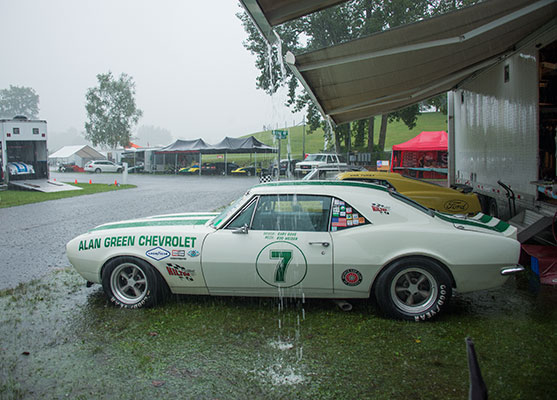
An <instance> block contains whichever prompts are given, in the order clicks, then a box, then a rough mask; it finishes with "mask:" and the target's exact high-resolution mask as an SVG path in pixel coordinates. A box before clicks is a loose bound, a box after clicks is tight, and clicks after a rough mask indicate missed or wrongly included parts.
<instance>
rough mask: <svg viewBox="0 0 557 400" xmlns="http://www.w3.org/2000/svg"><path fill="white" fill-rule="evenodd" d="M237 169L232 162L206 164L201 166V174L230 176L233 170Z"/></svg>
mask: <svg viewBox="0 0 557 400" xmlns="http://www.w3.org/2000/svg"><path fill="white" fill-rule="evenodd" d="M238 168H240V166H239V165H238V164H236V163H233V162H227V163H225V162H224V161H218V162H206V163H203V165H201V173H202V174H204V175H230V173H231V172H232V171H233V170H235V169H238Z"/></svg>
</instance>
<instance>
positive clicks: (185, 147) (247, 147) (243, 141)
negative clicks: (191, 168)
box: [157, 136, 276, 174]
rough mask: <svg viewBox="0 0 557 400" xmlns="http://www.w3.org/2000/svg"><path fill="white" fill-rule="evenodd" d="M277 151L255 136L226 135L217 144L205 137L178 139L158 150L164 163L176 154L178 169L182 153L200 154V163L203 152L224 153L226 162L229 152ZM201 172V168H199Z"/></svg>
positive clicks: (175, 166) (175, 164) (176, 168)
mask: <svg viewBox="0 0 557 400" xmlns="http://www.w3.org/2000/svg"><path fill="white" fill-rule="evenodd" d="M272 152H276V148H275V147H271V146H268V145H266V144H264V143H262V142H260V141H259V140H257V139H256V138H254V137H253V136H249V137H246V138H231V137H225V138H224V139H223V140H221V141H220V142H219V143H217V144H215V145H210V144H207V143H206V142H205V141H204V140H203V139H194V140H177V141H175V142H174V143H172V144H169V145H168V146H166V147H163V148H162V149H160V150H158V151H157V154H162V155H163V164H166V155H167V154H174V155H175V157H174V168H175V171H176V172H177V170H178V157H179V155H180V154H199V165H200V166H201V157H202V155H203V154H224V162H226V156H227V154H229V153H232V154H257V153H272ZM199 173H200V174H201V169H200V170H199Z"/></svg>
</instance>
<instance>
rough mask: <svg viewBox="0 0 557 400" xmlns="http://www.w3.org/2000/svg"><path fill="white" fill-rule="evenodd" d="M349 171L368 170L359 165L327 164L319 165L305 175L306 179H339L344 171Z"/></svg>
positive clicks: (304, 178)
mask: <svg viewBox="0 0 557 400" xmlns="http://www.w3.org/2000/svg"><path fill="white" fill-rule="evenodd" d="M349 171H367V170H366V169H365V168H364V167H359V166H357V165H335V166H330V165H325V166H323V167H318V168H314V169H312V170H311V171H310V172H308V174H307V175H306V176H304V177H303V179H302V180H304V181H315V180H320V181H331V180H339V176H340V175H341V174H342V173H344V172H349Z"/></svg>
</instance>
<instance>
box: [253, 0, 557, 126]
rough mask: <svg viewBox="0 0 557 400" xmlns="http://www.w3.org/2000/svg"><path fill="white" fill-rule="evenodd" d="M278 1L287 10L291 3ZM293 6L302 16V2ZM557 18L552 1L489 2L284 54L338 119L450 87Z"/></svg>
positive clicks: (265, 17)
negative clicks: (345, 40) (330, 44)
mask: <svg viewBox="0 0 557 400" xmlns="http://www.w3.org/2000/svg"><path fill="white" fill-rule="evenodd" d="M243 1H244V2H247V1H246V0H243ZM278 2H279V3H282V8H283V9H284V10H286V7H287V6H288V5H289V4H287V3H289V2H287V1H278ZM305 3H306V5H311V3H313V6H311V7H310V8H309V9H306V11H307V12H308V13H309V12H311V11H314V10H318V9H320V8H322V7H323V6H329V5H330V4H329V3H330V2H328V1H326V0H321V1H319V0H315V1H313V2H305ZM296 8H297V11H298V12H297V13H296V15H299V13H300V12H302V11H303V8H302V5H301V4H300V5H298V7H296ZM273 12H274V9H273V8H272V7H268V8H266V7H263V6H262V7H261V9H260V10H259V14H260V15H259V17H258V16H255V17H254V21H255V22H256V24H258V26H259V25H260V23H261V24H262V25H263V24H265V23H266V24H267V25H268V26H274V24H276V21H275V17H274V14H273ZM282 14H283V15H286V13H285V12H282ZM556 17H557V1H555V0H539V1H532V0H489V1H483V2H481V3H478V4H476V5H474V6H471V7H466V8H463V9H460V10H457V11H454V12H450V13H447V14H445V15H441V16H438V17H434V18H430V19H427V20H424V21H420V22H417V23H414V24H409V25H404V26H401V27H398V28H393V29H390V30H386V31H384V32H380V33H377V34H374V35H371V36H368V37H364V38H361V39H357V40H353V41H350V42H347V43H343V44H340V45H336V46H330V47H327V48H324V49H322V50H316V51H312V52H308V53H305V54H296V55H294V54H292V53H290V52H288V53H287V55H286V57H285V58H286V61H287V64H288V66H289V67H290V68H291V69H292V71H293V72H294V74H295V75H296V76H297V77H298V78H299V79H300V81H301V82H302V84H303V86H304V87H305V88H306V90H307V91H308V93H309V95H310V97H311V98H312V99H313V100H314V102H315V103H316V105H317V107H318V108H319V109H320V111H321V113H322V114H324V115H328V116H329V117H330V118H331V119H332V120H333V122H334V123H336V124H341V123H345V122H350V121H355V120H358V119H363V118H367V117H371V116H375V115H380V114H383V113H386V112H389V111H393V110H397V109H401V108H404V107H406V106H409V105H411V104H415V103H418V102H420V101H422V100H425V99H427V98H430V97H432V96H435V95H437V94H440V93H444V92H447V91H449V90H453V89H455V88H456V87H458V85H459V84H460V83H461V82H462V81H464V80H465V79H467V78H469V77H471V76H472V75H473V74H475V73H477V72H478V71H480V70H482V69H484V68H487V67H489V66H491V65H493V64H495V63H497V62H500V61H501V60H504V58H505V56H506V55H508V54H512V53H513V52H515V51H517V50H520V46H521V43H522V42H523V41H525V40H527V39H529V38H530V35H535V34H537V33H540V32H541V31H543V30H549V29H552V28H554V27H555V25H556V24H557V20H556ZM258 21H259V22H258ZM265 21H266V22H265ZM260 30H261V31H262V32H263V33H265V28H264V27H262V26H260ZM272 36H273V35H266V37H268V38H270V39H272Z"/></svg>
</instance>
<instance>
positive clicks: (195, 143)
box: [157, 139, 211, 153]
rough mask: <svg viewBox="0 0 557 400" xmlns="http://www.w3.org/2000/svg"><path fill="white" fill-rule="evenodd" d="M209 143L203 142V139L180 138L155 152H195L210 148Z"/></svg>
mask: <svg viewBox="0 0 557 400" xmlns="http://www.w3.org/2000/svg"><path fill="white" fill-rule="evenodd" d="M210 148H211V145H209V144H207V143H205V141H204V140H203V139H194V140H181V139H178V140H176V141H175V142H174V143H172V144H169V145H168V146H165V147H163V148H162V149H160V150H157V153H185V152H190V153H197V152H199V151H202V150H207V149H210Z"/></svg>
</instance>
